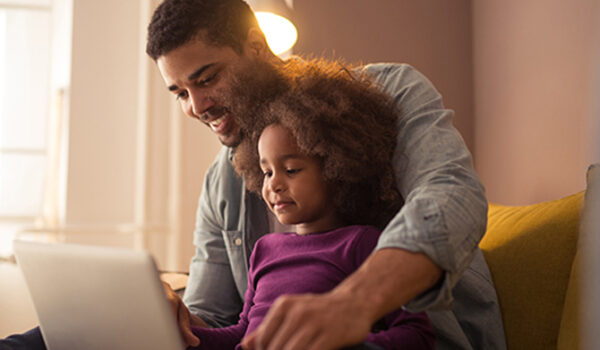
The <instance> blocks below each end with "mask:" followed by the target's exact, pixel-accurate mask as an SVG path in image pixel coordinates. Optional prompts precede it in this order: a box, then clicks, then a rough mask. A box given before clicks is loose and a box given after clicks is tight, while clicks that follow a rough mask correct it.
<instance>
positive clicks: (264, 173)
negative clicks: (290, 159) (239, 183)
mask: <svg viewBox="0 0 600 350" xmlns="http://www.w3.org/2000/svg"><path fill="white" fill-rule="evenodd" d="M263 175H264V177H271V175H273V172H272V171H270V170H267V171H263Z"/></svg>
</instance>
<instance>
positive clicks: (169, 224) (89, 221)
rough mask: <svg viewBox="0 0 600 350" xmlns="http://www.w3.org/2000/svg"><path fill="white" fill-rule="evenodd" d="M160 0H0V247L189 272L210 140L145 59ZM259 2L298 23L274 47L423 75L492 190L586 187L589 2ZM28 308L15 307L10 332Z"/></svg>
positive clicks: (590, 152)
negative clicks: (103, 256)
mask: <svg viewBox="0 0 600 350" xmlns="http://www.w3.org/2000/svg"><path fill="white" fill-rule="evenodd" d="M159 2H160V1H158V0H128V1H122V0H103V1H97V0H0V256H2V257H3V259H5V260H8V259H9V257H10V255H11V249H12V244H11V241H12V240H13V238H14V237H15V236H16V235H18V236H19V237H23V238H28V239H36V240H42V241H64V242H76V243H86V244H101V245H112V246H122V247H131V248H134V249H147V250H150V251H151V252H152V253H153V254H154V256H155V257H156V259H157V262H158V264H159V267H160V268H161V269H163V270H170V271H187V266H188V263H189V260H190V258H191V256H192V254H193V246H192V232H193V228H194V216H195V210H196V204H197V200H198V196H199V194H200V190H201V184H202V179H203V175H204V172H205V171H206V169H207V167H208V166H209V165H210V163H211V162H212V161H213V159H214V157H215V155H216V153H217V151H218V150H219V148H220V144H219V142H218V141H217V139H216V138H215V137H214V136H213V135H212V133H211V132H210V130H209V129H208V128H206V127H205V126H203V125H201V124H200V123H198V122H194V121H192V120H190V119H189V118H185V117H184V116H183V114H182V112H181V111H180V110H179V107H178V105H176V103H175V100H174V98H173V97H172V96H171V95H170V94H169V93H168V92H167V90H166V88H165V86H164V83H163V81H162V79H161V77H160V75H159V74H158V71H157V69H156V67H155V65H154V62H152V60H150V59H149V58H148V57H147V56H146V55H145V40H146V26H147V24H148V21H149V18H150V16H151V14H152V11H153V9H154V8H155V7H156V6H157V5H158V3H159ZM268 3H270V4H271V5H272V4H275V5H276V7H277V8H278V9H279V10H281V11H283V12H285V15H286V16H287V17H288V19H290V20H291V21H292V22H293V23H294V25H295V27H296V29H297V42H296V43H295V46H293V47H292V48H291V49H290V50H289V51H288V52H286V53H285V55H289V54H290V53H293V54H299V55H303V56H309V57H310V56H325V57H329V58H335V59H343V60H344V61H345V62H347V63H352V64H359V63H370V62H405V63H409V64H411V65H413V66H414V67H416V68H417V69H418V70H420V71H421V72H422V73H424V74H425V75H426V76H427V77H428V78H429V79H430V80H431V81H432V82H433V84H434V85H435V86H436V88H437V89H438V90H439V91H440V92H441V93H442V95H443V97H444V102H445V105H446V106H447V107H448V108H451V109H453V110H454V111H455V113H456V114H455V119H454V123H455V125H456V127H457V128H458V130H459V131H460V132H461V134H462V136H463V138H464V140H465V142H466V144H467V146H468V147H469V149H470V151H471V152H472V154H473V159H474V164H475V168H476V170H477V172H478V173H479V175H480V176H481V179H482V181H483V183H484V185H485V187H486V191H487V195H488V199H489V200H490V201H492V202H495V203H500V204H508V205H522V204H530V203H536V202H540V201H546V200H552V199H558V198H561V197H563V196H566V195H569V194H573V193H575V192H578V191H582V190H584V189H585V170H586V169H587V167H588V165H589V164H591V163H593V162H594V161H598V160H599V159H600V155H599V154H598V152H597V150H598V149H600V147H599V144H598V141H597V140H598V136H597V135H598V134H599V130H600V122H599V121H598V119H599V118H598V116H599V115H600V105H599V104H598V101H597V100H598V98H597V96H598V94H599V92H600V64H598V62H600V16H599V12H600V1H599V0H571V1H561V0H526V1H523V0H503V1H500V0H478V1H472V0H452V1H448V0H377V1H367V0H295V1H290V0H287V1H284V0H281V1H268ZM275 5H273V6H275ZM252 6H253V7H254V8H255V9H257V8H258V7H261V6H267V5H265V4H264V3H261V2H260V1H253V2H252ZM4 268H5V267H2V269H4ZM2 288H3V289H5V291H4V293H5V294H4V295H8V297H3V299H4V300H12V299H10V298H11V294H10V290H9V288H8V287H6V286H5V285H4V284H3V286H2ZM15 290H16V289H15ZM7 293H8V294H7ZM14 293H21V291H18V290H17V291H15V292H14ZM3 307H6V306H5V304H4V302H2V304H0V325H1V324H5V323H6V322H3V321H6V320H1V318H2V316H1V315H2V314H3V310H2V308H3ZM21 307H22V308H23V309H19V308H21ZM13 308H15V309H17V310H24V311H23V312H22V313H21V314H24V318H27V317H28V315H31V312H32V310H31V308H30V306H28V305H26V303H25V302H24V304H19V302H17V304H16V306H13ZM15 322H16V323H15ZM28 322H31V321H29V320H25V321H23V322H22V324H20V323H18V320H17V321H14V320H11V322H10V323H11V326H12V328H11V329H10V331H13V330H14V329H17V330H18V329H23V330H24V329H26V328H25V327H27V325H28V324H29V323H28ZM7 332H9V330H5V329H2V328H1V326H0V337H2V336H4V335H6V334H7Z"/></svg>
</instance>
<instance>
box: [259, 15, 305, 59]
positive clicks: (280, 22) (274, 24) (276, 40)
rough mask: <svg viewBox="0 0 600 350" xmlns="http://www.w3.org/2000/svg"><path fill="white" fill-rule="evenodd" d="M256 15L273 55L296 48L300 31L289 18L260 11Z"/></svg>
mask: <svg viewBox="0 0 600 350" xmlns="http://www.w3.org/2000/svg"><path fill="white" fill-rule="evenodd" d="M255 15H256V19H257V20H258V25H259V26H260V29H261V30H262V31H263V33H265V37H266V39H267V44H269V47H270V48H271V51H273V53H275V54H276V55H281V54H283V53H286V52H287V51H288V50H290V49H291V48H292V46H294V44H295V43H296V39H298V31H296V27H294V24H292V22H290V21H289V20H288V19H287V18H285V17H281V16H279V15H276V14H274V13H272V12H263V11H258V12H256V13H255Z"/></svg>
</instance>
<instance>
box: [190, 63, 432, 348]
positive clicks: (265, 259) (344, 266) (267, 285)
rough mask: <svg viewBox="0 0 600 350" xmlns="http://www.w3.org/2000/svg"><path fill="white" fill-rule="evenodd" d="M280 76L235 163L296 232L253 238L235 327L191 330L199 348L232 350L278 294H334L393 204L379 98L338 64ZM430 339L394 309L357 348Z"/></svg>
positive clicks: (386, 127) (388, 142)
mask: <svg viewBox="0 0 600 350" xmlns="http://www.w3.org/2000/svg"><path fill="white" fill-rule="evenodd" d="M283 72H284V75H286V76H287V77H288V81H289V89H288V90H287V91H285V92H282V93H281V94H280V95H279V96H278V97H277V98H276V99H275V100H274V101H273V102H272V103H270V104H269V105H267V106H265V107H264V108H263V109H262V110H257V112H256V115H255V118H254V120H253V123H252V124H251V125H242V128H243V130H244V131H245V132H246V133H247V135H248V137H246V138H245V141H244V142H243V143H242V144H240V145H239V146H238V148H237V149H236V153H235V158H234V165H235V167H236V170H237V171H238V172H239V173H240V174H241V175H242V176H243V178H244V180H245V182H246V186H247V187H248V189H250V190H251V191H256V192H260V193H262V197H263V199H264V201H265V203H266V205H267V206H268V208H269V209H270V210H271V212H272V213H273V214H274V215H275V216H276V218H277V220H279V221H280V222H281V223H282V224H285V225H294V227H295V232H288V233H274V234H268V235H265V236H264V237H262V238H261V239H260V240H258V241H257V243H256V245H255V247H254V250H253V253H252V256H251V257H250V270H249V274H248V290H247V292H246V295H245V303H244V308H243V310H242V313H241V315H240V320H239V323H238V324H237V325H234V326H230V327H226V328H219V329H204V328H194V329H193V331H194V333H195V334H196V335H197V336H198V337H199V338H200V342H201V344H200V346H199V348H202V349H228V348H231V349H233V348H235V349H239V348H240V347H241V345H239V343H240V341H241V339H242V338H243V337H244V336H245V335H249V334H251V333H252V332H253V331H254V330H256V328H257V327H258V326H259V325H260V323H261V321H262V320H263V318H264V317H265V316H266V314H267V312H268V310H269V308H270V306H271V305H272V304H273V302H274V301H275V300H276V299H277V298H278V297H279V296H281V295H286V294H302V293H325V292H328V291H330V290H332V289H333V288H335V287H336V286H337V285H338V284H339V283H340V282H341V281H343V280H344V279H345V278H346V277H347V276H348V275H350V274H351V273H353V272H354V271H355V270H356V269H357V268H358V267H359V266H360V265H361V264H362V262H363V261H364V260H365V259H366V258H367V257H368V255H369V254H370V253H371V252H372V251H373V249H374V248H375V246H376V244H377V240H378V238H379V234H380V231H379V230H378V229H377V228H376V227H375V226H373V225H383V224H384V223H385V220H387V219H389V215H391V213H394V212H396V211H397V210H398V207H399V205H401V200H400V195H399V194H398V193H397V191H396V190H395V185H394V176H393V171H392V168H391V164H392V163H391V157H392V154H393V151H394V147H395V132H394V130H395V129H396V127H395V122H396V119H395V117H394V113H392V111H391V110H390V108H391V107H390V104H389V103H388V101H387V99H386V98H385V97H384V96H383V95H381V94H380V93H379V92H378V91H377V90H376V89H375V88H374V87H372V86H370V83H369V82H368V79H366V78H365V77H360V76H353V75H352V74H351V73H349V72H348V71H347V70H345V69H342V68H341V67H339V66H337V65H332V64H327V63H324V62H305V61H295V62H291V63H288V64H287V65H286V66H285V67H284V68H283ZM250 339H251V337H250ZM433 341H434V335H433V331H432V329H431V326H430V325H429V322H428V319H427V316H426V315H425V314H424V313H419V314H411V313H408V312H406V311H403V310H397V311H395V312H393V313H391V314H389V315H387V316H385V317H384V318H383V319H381V320H380V321H379V322H378V323H377V324H376V325H375V326H374V328H373V330H372V333H370V334H369V336H368V337H367V339H366V343H365V344H364V347H365V348H371V349H432V348H433V344H434V343H433ZM245 344H246V345H248V347H250V348H251V347H252V341H247V342H246V343H245Z"/></svg>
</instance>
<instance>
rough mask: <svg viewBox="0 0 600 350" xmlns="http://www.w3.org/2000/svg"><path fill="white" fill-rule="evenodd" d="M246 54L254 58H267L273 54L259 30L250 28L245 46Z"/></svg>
mask: <svg viewBox="0 0 600 350" xmlns="http://www.w3.org/2000/svg"><path fill="white" fill-rule="evenodd" d="M245 50H246V53H247V54H249V55H252V56H255V57H262V58H267V57H268V56H272V55H273V53H272V52H271V49H270V48H269V45H268V44H267V39H266V38H265V35H264V34H263V32H262V31H260V29H258V28H255V27H252V28H250V30H248V37H247V38H246V44H245Z"/></svg>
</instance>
